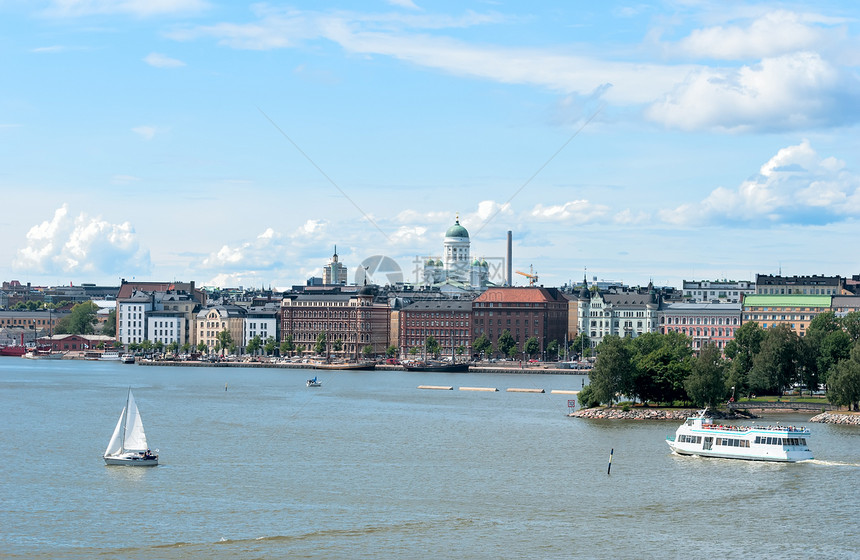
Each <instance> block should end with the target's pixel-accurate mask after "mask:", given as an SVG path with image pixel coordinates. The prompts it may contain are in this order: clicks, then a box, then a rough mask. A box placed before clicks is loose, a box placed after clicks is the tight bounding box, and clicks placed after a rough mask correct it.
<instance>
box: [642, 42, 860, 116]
mask: <svg viewBox="0 0 860 560" xmlns="http://www.w3.org/2000/svg"><path fill="white" fill-rule="evenodd" d="M858 100H860V80H858V77H857V75H856V74H853V73H845V72H843V71H841V70H840V69H838V68H836V67H835V66H833V65H832V64H831V63H829V62H828V61H826V60H824V59H822V58H821V56H819V55H818V54H816V53H812V52H800V53H794V54H790V55H785V56H780V57H776V58H766V59H764V60H762V61H761V63H759V64H755V65H752V66H743V67H741V68H738V69H701V70H699V71H696V72H694V73H691V74H690V75H689V76H688V78H687V79H686V80H685V81H684V82H683V83H681V84H680V85H678V87H676V88H675V89H674V90H673V91H672V92H671V93H669V94H668V95H667V96H666V97H665V98H664V99H663V100H661V101H659V102H657V103H654V104H652V105H651V106H650V107H649V108H648V110H647V111H646V115H647V116H648V117H649V118H650V119H652V120H654V121H656V122H659V123H661V124H664V125H666V126H668V127H671V128H678V129H681V130H697V129H712V130H724V131H731V132H750V131H778V130H793V129H796V128H809V127H818V126H827V125H838V126H843V125H845V124H849V123H852V122H857V120H858V116H860V113H858V110H857V102H858Z"/></svg>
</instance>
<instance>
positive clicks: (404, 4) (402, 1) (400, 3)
mask: <svg viewBox="0 0 860 560" xmlns="http://www.w3.org/2000/svg"><path fill="white" fill-rule="evenodd" d="M387 2H388V3H389V4H391V5H392V6H397V7H400V8H409V9H410V10H418V9H420V8H419V7H418V6H416V5H415V2H413V1H412V0H387Z"/></svg>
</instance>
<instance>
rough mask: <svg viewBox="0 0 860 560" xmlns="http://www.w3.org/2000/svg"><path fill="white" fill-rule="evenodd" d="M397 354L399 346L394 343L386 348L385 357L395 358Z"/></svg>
mask: <svg viewBox="0 0 860 560" xmlns="http://www.w3.org/2000/svg"><path fill="white" fill-rule="evenodd" d="M396 355H397V346H395V345H393V344H392V345H391V346H389V347H388V348H386V349H385V357H386V358H393V357H394V356H396Z"/></svg>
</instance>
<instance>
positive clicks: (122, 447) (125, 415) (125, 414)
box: [119, 387, 131, 453]
mask: <svg viewBox="0 0 860 560" xmlns="http://www.w3.org/2000/svg"><path fill="white" fill-rule="evenodd" d="M130 398H131V387H129V388H128V394H126V396H125V408H123V409H122V439H121V440H120V444H119V449H120V453H125V425H126V419H127V418H128V401H129V400H130Z"/></svg>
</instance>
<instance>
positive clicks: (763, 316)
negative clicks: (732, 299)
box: [742, 294, 832, 336]
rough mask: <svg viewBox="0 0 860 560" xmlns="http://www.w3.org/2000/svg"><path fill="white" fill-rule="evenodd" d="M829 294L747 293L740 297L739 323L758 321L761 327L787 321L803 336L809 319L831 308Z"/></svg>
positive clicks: (784, 323) (773, 325) (786, 322)
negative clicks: (741, 312) (740, 314)
mask: <svg viewBox="0 0 860 560" xmlns="http://www.w3.org/2000/svg"><path fill="white" fill-rule="evenodd" d="M831 298H832V296H829V295H816V296H811V295H796V294H792V295H750V296H746V297H745V298H744V304H743V315H742V322H743V323H749V322H753V323H758V325H759V326H760V327H761V328H763V329H770V328H773V327H775V326H777V325H788V326H789V327H790V328H791V330H793V331H794V332H795V333H796V334H797V335H798V336H804V335H805V334H806V329H808V328H809V323H810V322H811V321H812V320H813V319H814V318H815V317H816V316H818V315H820V314H821V313H825V312H827V311H830V310H831V307H830V302H831Z"/></svg>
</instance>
